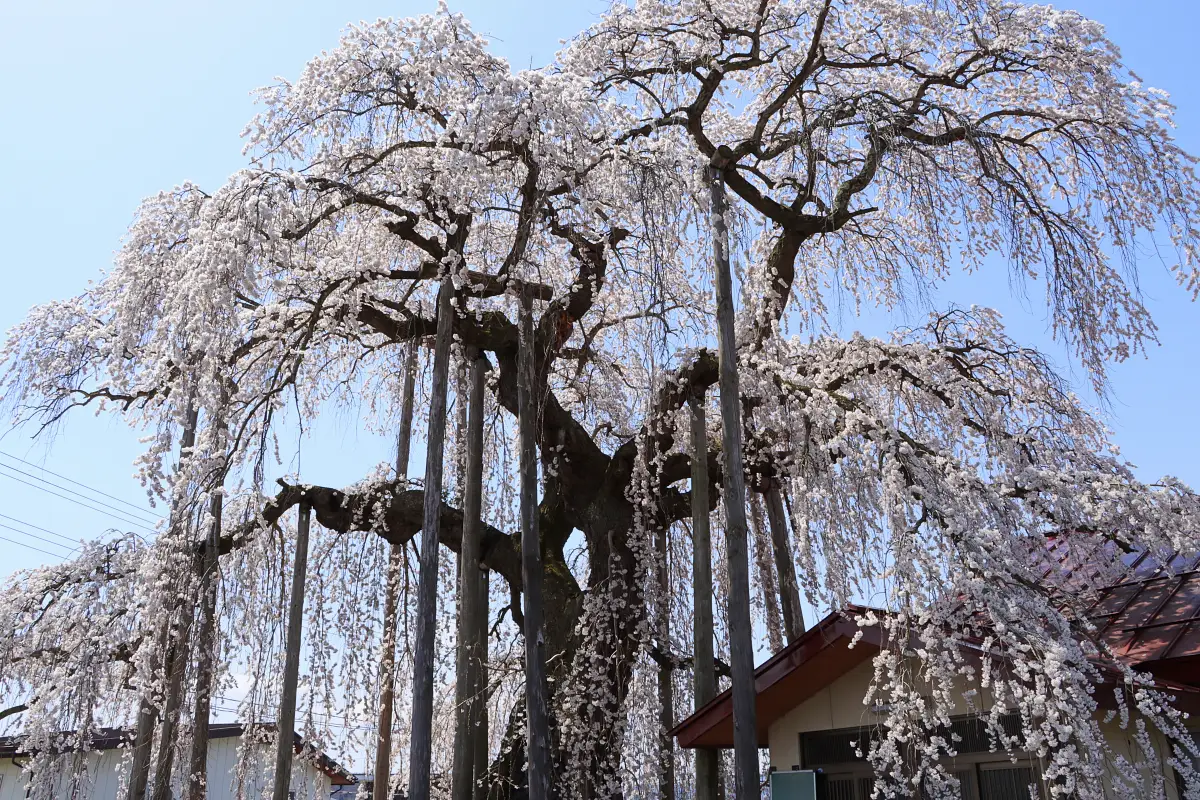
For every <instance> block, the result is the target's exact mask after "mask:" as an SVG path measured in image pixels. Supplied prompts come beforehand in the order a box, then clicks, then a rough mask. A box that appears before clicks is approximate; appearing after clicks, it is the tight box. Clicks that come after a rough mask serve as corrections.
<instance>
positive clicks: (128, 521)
mask: <svg viewBox="0 0 1200 800" xmlns="http://www.w3.org/2000/svg"><path fill="white" fill-rule="evenodd" d="M4 466H5V465H3V464H0V475H2V476H4V477H5V478H8V479H9V480H14V481H16V482H17V483H23V484H25V485H26V486H32V487H33V488H34V489H40V490H41V491H43V492H46V493H47V494H52V495H54V496H55V497H60V498H62V499H63V500H66V501H68V502H71V503H74V504H75V505H77V506H83V507H84V508H86V509H88V510H89V511H95V512H96V513H97V514H103V515H104V516H106V517H109V518H110V519H115V520H117V521H118V522H122V523H124V524H126V525H132V526H133V527H135V528H141V529H142V530H144V531H146V532H147V533H153V532H154V531H153V530H152V529H150V528H148V527H146V526H145V525H144V524H141V523H139V522H137V521H135V520H131V519H125V518H122V517H118V516H117V515H115V514H111V513H109V512H107V511H104V510H102V509H99V508H96V507H95V506H90V505H88V504H87V503H84V502H82V501H80V500H76V499H75V498H73V497H67V496H66V495H64V494H59V493H58V492H54V491H51V490H50V489H47V488H46V487H44V486H38V485H37V484H35V483H30V482H29V481H24V480H21V479H20V478H18V477H17V476H15V475H9V474H8V473H7V472H4V471H3V467H4ZM10 469H11V468H10ZM51 485H53V484H51Z"/></svg>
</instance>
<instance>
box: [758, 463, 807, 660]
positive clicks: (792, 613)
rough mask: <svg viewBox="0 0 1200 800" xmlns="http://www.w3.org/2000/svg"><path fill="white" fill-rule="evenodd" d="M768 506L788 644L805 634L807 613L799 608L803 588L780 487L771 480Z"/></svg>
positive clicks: (766, 499)
mask: <svg viewBox="0 0 1200 800" xmlns="http://www.w3.org/2000/svg"><path fill="white" fill-rule="evenodd" d="M763 499H764V500H765V501H766V504H767V525H768V526H769V527H770V529H771V547H772V549H773V550H774V551H775V569H776V572H778V573H779V602H780V604H781V605H782V606H783V627H784V633H786V634H787V640H788V643H789V644H791V643H792V642H794V641H795V640H796V639H797V638H798V637H799V636H800V634H802V633H804V609H803V608H802V607H801V605H800V586H799V584H798V583H797V581H796V560H795V558H793V557H792V547H791V544H790V542H789V541H788V525H787V517H786V516H785V515H784V510H783V497H782V496H781V495H780V493H779V484H778V483H777V482H776V481H774V480H772V481H771V482H770V483H769V484H768V485H767V488H766V491H764V492H763Z"/></svg>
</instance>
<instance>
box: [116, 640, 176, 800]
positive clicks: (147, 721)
mask: <svg viewBox="0 0 1200 800" xmlns="http://www.w3.org/2000/svg"><path fill="white" fill-rule="evenodd" d="M170 632H171V626H170V625H169V624H168V623H167V622H165V621H164V622H163V623H162V624H161V625H160V627H159V630H158V632H157V634H156V636H155V639H156V644H155V652H157V653H162V652H163V651H164V650H166V648H167V642H168V639H169V636H170ZM150 671H151V673H152V674H153V673H155V672H157V671H158V664H157V663H154V664H153V665H152V666H151V670H150ZM157 718H158V708H157V707H156V706H155V704H154V701H153V699H152V697H151V693H150V692H148V691H143V693H142V697H141V699H140V700H139V701H138V718H137V728H136V730H135V733H134V738H133V757H132V759H131V763H130V766H129V785H128V787H127V789H126V795H125V797H126V800H144V798H145V797H146V786H147V784H148V783H149V781H150V750H151V747H152V745H153V742H154V723H155V721H156V720H157Z"/></svg>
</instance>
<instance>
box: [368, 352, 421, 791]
mask: <svg viewBox="0 0 1200 800" xmlns="http://www.w3.org/2000/svg"><path fill="white" fill-rule="evenodd" d="M416 384H417V344H416V342H410V343H409V346H408V355H407V357H406V358H405V362H404V390H403V391H404V393H403V398H402V400H401V405H400V430H399V431H398V432H397V433H396V477H397V478H399V479H401V480H407V479H408V457H409V453H410V451H411V449H412V422H413V400H414V397H415V394H416ZM404 567H405V558H404V545H402V544H393V545H391V548H390V551H389V552H388V573H387V584H386V586H385V587H384V592H385V593H386V594H385V596H384V600H383V654H382V656H381V657H380V659H379V720H378V724H377V727H376V730H377V735H378V737H379V739H378V740H377V742H376V745H375V784H374V788H373V790H372V794H371V796H372V798H373V800H390V795H389V790H390V788H391V777H392V708H393V705H394V703H395V697H396V604H397V601H398V599H399V594H400V579H401V576H402V575H403V573H404Z"/></svg>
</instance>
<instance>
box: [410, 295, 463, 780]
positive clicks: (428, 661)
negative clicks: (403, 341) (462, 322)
mask: <svg viewBox="0 0 1200 800" xmlns="http://www.w3.org/2000/svg"><path fill="white" fill-rule="evenodd" d="M453 294H454V283H453V280H452V278H451V276H450V273H449V272H447V273H446V274H445V275H444V276H443V277H442V283H441V286H440V287H439V288H438V295H437V335H436V337H435V339H434V347H433V380H432V384H431V386H430V399H429V428H428V435H427V437H426V442H425V506H424V519H423V522H422V525H421V569H420V576H419V579H418V584H417V641H416V647H415V653H414V655H413V662H414V663H413V701H412V703H413V704H412V740H411V741H410V742H409V750H408V792H409V798H411V800H429V777H430V771H431V769H432V762H433V659H434V652H433V651H434V647H435V646H436V641H435V638H434V634H435V632H436V630H437V581H438V531H439V530H440V527H441V514H442V472H443V464H442V459H443V458H444V456H445V451H446V384H447V382H448V380H449V371H450V337H451V333H452V326H453V314H454V310H453V308H452V307H451V304H450V300H451V297H452V295H453Z"/></svg>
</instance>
